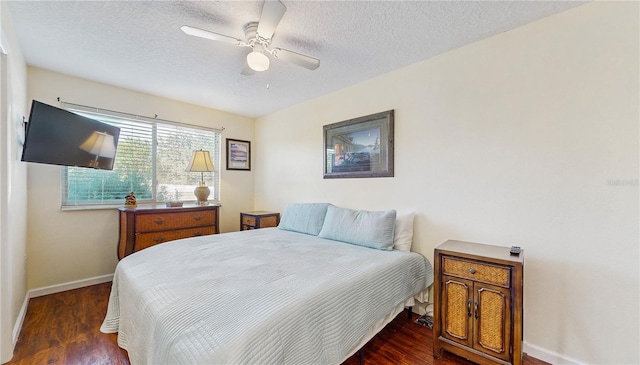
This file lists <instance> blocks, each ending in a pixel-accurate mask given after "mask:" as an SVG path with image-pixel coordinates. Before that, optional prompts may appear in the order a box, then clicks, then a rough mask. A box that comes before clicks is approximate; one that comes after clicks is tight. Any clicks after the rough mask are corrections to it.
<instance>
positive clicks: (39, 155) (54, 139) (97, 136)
mask: <svg viewBox="0 0 640 365" xmlns="http://www.w3.org/2000/svg"><path fill="white" fill-rule="evenodd" d="M119 136H120V128H118V127H114V126H112V125H109V124H106V123H103V122H100V121H97V120H94V119H91V118H87V117H84V116H82V115H78V114H75V113H72V112H70V111H67V110H64V109H60V108H56V107H54V106H51V105H47V104H44V103H42V102H39V101H37V100H34V101H33V102H32V104H31V113H30V114H29V122H28V123H27V132H26V135H25V140H24V146H23V148H22V161H25V162H38V163H45V164H52V165H61V166H78V167H90V168H94V169H104V170H112V169H113V162H114V159H115V157H116V148H117V146H118V137H119Z"/></svg>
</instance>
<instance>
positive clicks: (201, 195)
mask: <svg viewBox="0 0 640 365" xmlns="http://www.w3.org/2000/svg"><path fill="white" fill-rule="evenodd" d="M193 194H194V195H195V196H196V199H197V200H198V205H209V201H208V200H207V199H208V198H209V194H211V190H209V187H208V186H198V187H196V188H195V190H194V191H193Z"/></svg>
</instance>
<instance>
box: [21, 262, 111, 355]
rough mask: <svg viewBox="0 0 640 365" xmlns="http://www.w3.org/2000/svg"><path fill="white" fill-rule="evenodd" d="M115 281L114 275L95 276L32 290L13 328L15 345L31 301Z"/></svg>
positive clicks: (25, 297) (28, 293)
mask: <svg viewBox="0 0 640 365" xmlns="http://www.w3.org/2000/svg"><path fill="white" fill-rule="evenodd" d="M112 280H113V274H109V275H103V276H95V277H92V278H88V279H83V280H76V281H71V282H68V283H63V284H57V285H51V286H45V287H43V288H36V289H31V290H29V291H28V292H27V294H26V295H25V296H24V301H23V302H22V307H21V308H20V312H19V313H18V318H17V320H16V325H15V326H13V333H12V337H13V338H12V340H13V345H14V346H15V345H16V342H18V336H20V331H21V330H22V325H23V324H24V318H25V317H26V315H27V307H28V306H29V299H31V298H36V297H41V296H44V295H49V294H54V293H60V292H63V291H66V290H73V289H79V288H84V287H85V286H91V285H96V284H102V283H107V282H109V281H112Z"/></svg>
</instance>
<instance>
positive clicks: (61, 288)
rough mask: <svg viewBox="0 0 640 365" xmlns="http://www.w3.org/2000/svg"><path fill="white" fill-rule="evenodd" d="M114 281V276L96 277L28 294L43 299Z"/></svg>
mask: <svg viewBox="0 0 640 365" xmlns="http://www.w3.org/2000/svg"><path fill="white" fill-rule="evenodd" d="M111 280H113V274H109V275H102V276H94V277H92V278H88V279H82V280H76V281H70V282H68V283H63V284H56V285H51V286H45V287H43V288H36V289H31V290H29V292H28V293H27V294H28V295H29V298H36V297H41V296H43V295H49V294H54V293H60V292H63V291H66V290H73V289H78V288H84V287H85V286H91V285H96V284H102V283H106V282H109V281H111Z"/></svg>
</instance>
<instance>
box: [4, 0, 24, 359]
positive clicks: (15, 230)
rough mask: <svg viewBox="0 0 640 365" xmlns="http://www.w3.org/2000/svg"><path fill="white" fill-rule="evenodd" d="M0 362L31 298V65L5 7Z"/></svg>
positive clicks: (8, 352) (10, 346) (9, 349)
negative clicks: (25, 139)
mask: <svg viewBox="0 0 640 365" xmlns="http://www.w3.org/2000/svg"><path fill="white" fill-rule="evenodd" d="M0 14H1V18H0V19H1V21H0V24H1V27H0V30H1V31H0V58H1V59H0V69H1V71H0V362H2V363H4V362H6V361H8V360H9V359H10V358H11V356H12V355H13V347H14V344H15V341H16V340H17V336H18V330H19V328H20V325H21V323H19V322H20V321H21V318H22V317H21V316H20V310H21V308H22V307H23V303H24V300H25V295H26V293H27V269H26V263H25V262H24V256H25V253H26V247H27V244H26V242H27V241H26V215H27V208H26V205H25V201H26V196H27V190H26V185H27V184H26V181H27V170H26V166H24V164H22V163H21V162H20V156H21V139H22V135H23V134H22V116H23V115H25V114H26V108H25V105H26V65H25V62H24V58H23V56H22V53H21V51H20V47H19V46H18V43H17V41H16V38H15V35H14V33H13V27H12V24H11V19H10V17H9V14H8V12H7V9H6V3H5V2H0Z"/></svg>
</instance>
